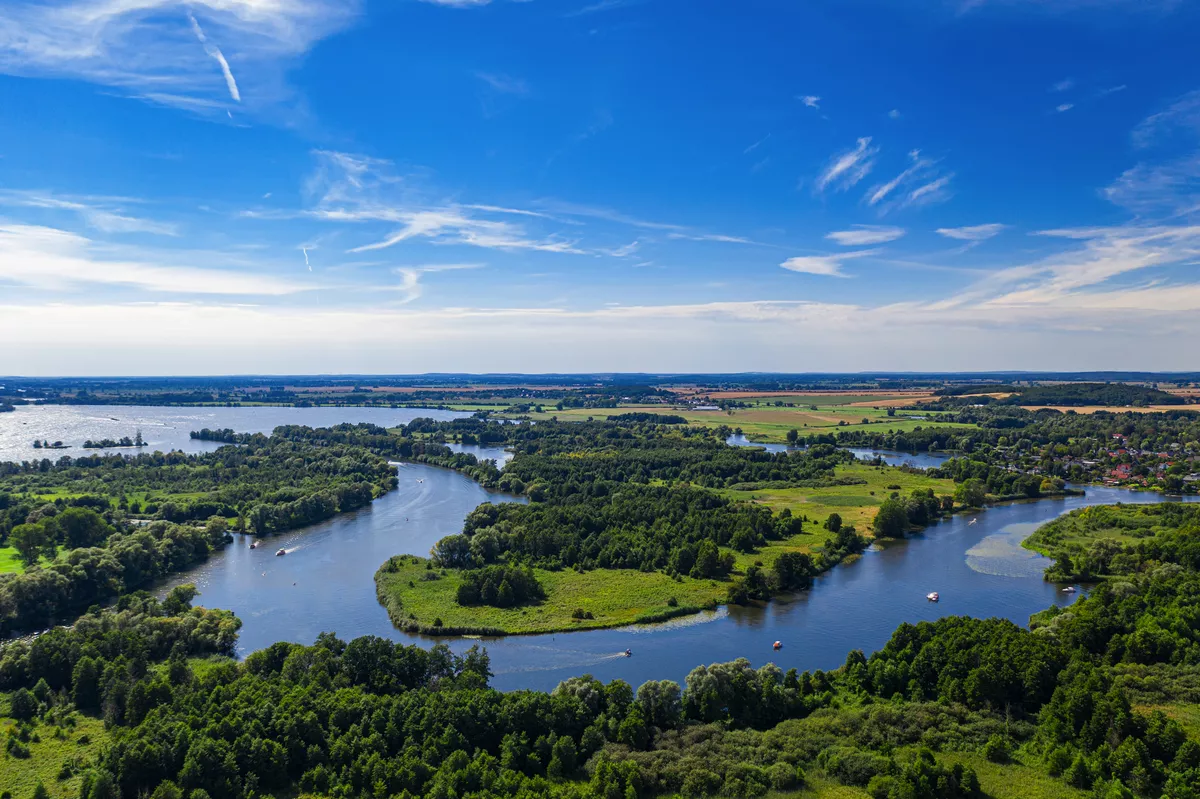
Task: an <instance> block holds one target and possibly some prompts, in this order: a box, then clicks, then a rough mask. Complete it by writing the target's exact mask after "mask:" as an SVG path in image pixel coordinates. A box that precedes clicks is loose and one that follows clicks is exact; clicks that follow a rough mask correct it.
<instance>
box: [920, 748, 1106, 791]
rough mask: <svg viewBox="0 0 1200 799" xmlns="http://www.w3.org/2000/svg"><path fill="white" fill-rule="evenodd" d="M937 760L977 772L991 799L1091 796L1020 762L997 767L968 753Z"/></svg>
mask: <svg viewBox="0 0 1200 799" xmlns="http://www.w3.org/2000/svg"><path fill="white" fill-rule="evenodd" d="M937 759H938V760H939V761H940V762H942V763H946V764H950V765H953V764H955V763H962V764H963V765H964V766H970V767H971V768H972V769H974V770H975V776H977V777H979V787H980V788H981V789H982V790H983V795H984V796H987V797H989V798H990V799H1083V797H1085V796H1090V795H1091V794H1089V793H1085V792H1084V791H1081V790H1079V789H1078V788H1072V787H1071V786H1070V785H1068V784H1067V783H1066V782H1064V781H1063V780H1061V779H1056V778H1054V777H1051V776H1050V775H1049V774H1047V773H1046V772H1045V771H1044V770H1043V769H1041V768H1039V767H1037V766H1027V765H1025V764H1024V763H1021V762H1020V761H1019V760H1014V761H1013V762H1010V763H993V762H991V761H990V760H988V759H987V758H985V757H983V756H982V755H979V754H974V753H965V752H939V753H938V754H937Z"/></svg>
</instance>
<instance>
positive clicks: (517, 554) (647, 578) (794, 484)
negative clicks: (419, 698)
mask: <svg viewBox="0 0 1200 799" xmlns="http://www.w3.org/2000/svg"><path fill="white" fill-rule="evenodd" d="M682 421H683V420H682V419H677V418H675V417H673V416H656V415H654V414H648V413H632V414H625V415H614V416H612V417H610V418H607V419H606V420H604V421H597V420H593V421H591V422H588V421H579V422H555V421H545V422H538V423H536V424H521V425H495V424H488V423H486V422H484V421H482V420H459V421H455V422H449V423H442V424H441V425H439V426H438V427H437V428H436V429H426V431H425V432H426V434H429V435H435V436H446V435H448V434H449V435H453V434H455V433H457V434H458V435H459V436H460V437H461V436H463V435H466V436H470V437H472V438H479V437H484V438H491V439H492V440H494V439H495V437H496V436H497V435H504V436H505V437H506V441H507V443H508V445H509V446H510V447H511V448H512V449H513V450H514V451H515V453H516V454H515V456H514V457H513V459H512V460H511V461H510V462H509V463H508V464H507V465H506V467H505V469H504V470H503V472H501V473H499V477H498V478H496V479H495V481H494V485H495V487H498V488H501V489H503V490H509V491H515V492H518V493H525V494H526V495H528V497H529V498H530V499H531V502H530V503H528V504H524V505H522V504H485V505H483V506H481V507H479V508H478V509H476V510H475V511H474V512H472V513H471V514H470V515H469V516H468V517H467V519H466V522H465V524H464V528H463V532H462V533H461V534H456V535H451V536H447V537H446V538H443V539H442V540H441V541H439V542H438V543H437V545H436V546H435V547H434V549H433V552H432V553H431V557H430V558H428V559H425V558H418V557H412V556H396V557H393V558H391V559H390V560H388V561H387V563H385V564H384V565H383V566H382V567H381V568H380V570H379V572H378V573H377V574H376V578H375V582H376V589H377V593H378V595H379V599H380V602H381V603H382V604H383V605H384V606H385V607H386V608H387V609H388V613H389V615H390V616H391V618H392V621H393V623H394V624H395V625H396V626H397V627H399V628H400V629H403V630H408V631H412V632H423V633H427V634H434V635H437V634H442V635H460V634H480V635H483V634H486V635H501V634H530V633H544V632H559V631H567V630H584V629H597V628H604V627H616V626H622V625H626V624H633V623H644V622H653V621H662V620H665V619H669V618H672V617H674V616H679V615H684V614H688V613H695V612H698V611H700V610H703V609H708V608H713V607H716V606H717V605H719V604H724V603H726V602H736V603H741V604H745V603H748V602H753V601H762V600H766V599H769V598H770V597H771V596H773V595H775V594H777V593H781V592H789V591H795V590H801V589H804V588H806V587H808V585H809V584H810V583H811V581H812V578H813V577H814V576H815V575H817V574H819V573H821V572H822V571H824V570H826V569H828V568H831V567H832V566H834V565H836V564H837V563H839V562H841V561H842V560H843V559H845V558H847V557H853V556H855V555H856V554H857V553H859V552H861V551H862V550H863V549H864V548H866V546H868V544H869V542H870V541H871V540H872V539H873V538H876V537H880V538H895V537H903V536H904V535H905V534H907V533H908V532H909V531H911V530H915V529H919V528H921V527H924V526H926V525H927V524H929V523H931V522H932V521H935V520H936V519H939V518H941V517H942V516H944V515H946V514H949V513H952V512H954V511H955V510H958V509H961V508H963V507H968V506H979V505H982V504H983V503H984V502H985V501H986V500H987V497H986V493H985V492H983V491H982V490H980V489H979V488H978V486H977V485H976V484H975V483H965V484H964V485H962V486H956V485H955V483H954V482H953V481H951V480H948V479H944V478H934V477H929V476H926V475H925V474H923V473H922V472H919V471H917V470H912V469H905V468H897V467H889V466H884V465H882V464H877V465H869V464H865V463H860V462H858V461H856V460H855V459H854V458H853V456H851V455H850V453H848V452H846V451H845V450H841V449H838V448H836V447H834V446H832V445H829V444H817V445H814V446H812V447H810V448H808V449H807V450H806V451H804V452H792V453H770V452H766V451H763V450H761V449H757V448H752V447H751V448H739V447H730V446H728V445H726V444H725V443H724V439H725V437H726V436H727V432H726V430H724V429H715V430H713V429H708V428H704V427H695V426H690V425H685V424H681V423H680V422H682ZM403 432H405V433H407V434H410V435H411V434H412V430H411V428H410V429H406V430H405V431H403ZM1039 482H1040V481H1039ZM1059 490H1061V487H1058V486H1049V487H1048V488H1047V491H1048V492H1051V493H1056V492H1058V491H1059ZM860 530H861V532H859V531H860ZM500 567H508V568H519V569H526V570H527V573H528V577H527V578H525V577H523V576H522V575H516V576H513V577H511V578H510V579H508V580H507V581H506V580H505V579H504V575H500V576H498V577H497V579H496V580H495V581H494V582H495V586H494V588H493V589H492V590H490V591H486V590H485V591H483V592H482V594H479V592H468V593H469V595H468V594H464V590H465V589H464V588H463V586H464V583H467V582H470V581H472V580H476V579H479V575H481V573H482V571H483V570H488V569H491V570H493V571H494V570H495V569H497V568H500ZM518 579H520V580H525V579H527V580H528V581H529V582H530V584H531V585H533V586H536V588H535V590H534V591H533V592H522V591H519V590H515V589H516V585H515V584H516V582H517V581H518ZM506 582H507V585H506V584H505V583H506ZM477 594H479V595H477ZM518 594H524V596H518Z"/></svg>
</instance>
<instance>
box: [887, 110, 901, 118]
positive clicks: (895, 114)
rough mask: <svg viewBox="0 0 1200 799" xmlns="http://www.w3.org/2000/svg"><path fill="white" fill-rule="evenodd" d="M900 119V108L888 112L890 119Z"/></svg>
mask: <svg viewBox="0 0 1200 799" xmlns="http://www.w3.org/2000/svg"><path fill="white" fill-rule="evenodd" d="M899 118H900V109H899V108H893V109H892V110H891V111H888V119H899Z"/></svg>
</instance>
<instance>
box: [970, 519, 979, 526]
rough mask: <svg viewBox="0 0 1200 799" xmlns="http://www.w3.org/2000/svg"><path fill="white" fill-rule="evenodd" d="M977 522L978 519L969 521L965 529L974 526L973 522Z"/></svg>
mask: <svg viewBox="0 0 1200 799" xmlns="http://www.w3.org/2000/svg"><path fill="white" fill-rule="evenodd" d="M977 521H979V520H978V519H972V520H971V521H969V522H967V527H970V526H971V525H972V524H974V523H975V522H977Z"/></svg>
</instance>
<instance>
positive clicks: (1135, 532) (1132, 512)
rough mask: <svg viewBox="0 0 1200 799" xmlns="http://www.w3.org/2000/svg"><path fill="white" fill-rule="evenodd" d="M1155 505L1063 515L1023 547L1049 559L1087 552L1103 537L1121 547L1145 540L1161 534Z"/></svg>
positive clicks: (1090, 510) (1103, 507)
mask: <svg viewBox="0 0 1200 799" xmlns="http://www.w3.org/2000/svg"><path fill="white" fill-rule="evenodd" d="M1153 510H1154V509H1153V507H1152V506H1142V505H1117V506H1106V505H1097V506H1095V507H1091V508H1084V509H1082V510H1079V511H1074V512H1072V513H1069V514H1067V515H1065V516H1060V517H1059V518H1057V519H1055V520H1054V521H1052V522H1049V523H1047V524H1044V525H1042V526H1041V527H1039V528H1038V529H1037V530H1035V531H1034V532H1033V535H1031V536H1029V537H1028V538H1026V539H1025V540H1024V541H1023V542H1022V543H1021V546H1023V547H1025V548H1026V549H1031V550H1033V551H1034V552H1038V553H1040V554H1042V555H1045V556H1047V557H1054V553H1056V552H1061V551H1064V550H1067V551H1070V550H1075V549H1080V548H1082V549H1087V548H1088V547H1089V546H1090V545H1091V544H1092V543H1094V542H1095V541H1098V540H1100V539H1101V538H1106V539H1111V540H1113V541H1116V542H1118V543H1120V544H1129V543H1132V542H1134V541H1138V540H1144V539H1146V538H1149V537H1152V536H1154V535H1155V534H1156V533H1157V532H1161V531H1162V530H1163V529H1164V528H1162V527H1160V526H1159V525H1161V524H1162V519H1161V517H1159V516H1155V515H1154V514H1153Z"/></svg>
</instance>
